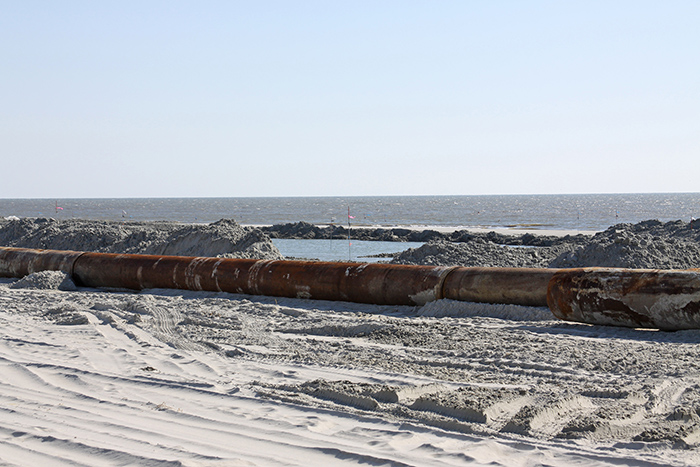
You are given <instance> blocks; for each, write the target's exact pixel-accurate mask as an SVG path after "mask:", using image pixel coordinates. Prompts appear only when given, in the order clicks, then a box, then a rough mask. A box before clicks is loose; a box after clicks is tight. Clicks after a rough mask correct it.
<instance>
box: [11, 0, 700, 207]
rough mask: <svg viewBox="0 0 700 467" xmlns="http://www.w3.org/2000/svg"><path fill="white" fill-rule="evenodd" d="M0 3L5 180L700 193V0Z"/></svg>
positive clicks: (283, 188)
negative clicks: (699, 0) (0, 12)
mask: <svg viewBox="0 0 700 467" xmlns="http://www.w3.org/2000/svg"><path fill="white" fill-rule="evenodd" d="M0 11H2V14H0V154H1V159H0V160H1V161H2V162H1V164H0V167H2V173H3V175H4V176H3V177H2V182H1V183H0V198H121V197H239V196H243V197H245V196H353V195H357V196H372V195H376V196H381V195H479V194H549V193H554V194H556V193H638V192H698V191H700V177H699V176H700V27H698V24H700V2H698V1H696V0H689V1H678V0H664V1H644V0H634V1H625V0H615V1H609V0H605V1H596V0H585V1H584V0H582V1H575V0H572V1H559V0H553V1H538V0H529V1H520V0H518V1H505V0H481V1H469V0H460V1H450V0H441V1H434V0H426V1H412V0H403V1H385V0H371V1H364V0H353V1H341V0H338V1H304V0H297V1H291V0H282V1H266V0H256V1H233V0H232V1H207V0H200V1H177V0H167V1H156V0H138V1H130V0H119V1H99V2H95V1H88V0H85V1H73V0H62V1H54V0H47V1H36V0H22V1H16V0H0Z"/></svg>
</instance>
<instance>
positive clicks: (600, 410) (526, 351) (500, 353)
mask: <svg viewBox="0 0 700 467" xmlns="http://www.w3.org/2000/svg"><path fill="white" fill-rule="evenodd" d="M36 274H40V273H36ZM53 274H54V275H56V274H61V273H53ZM57 279H60V278H56V277H54V278H48V277H44V278H41V277H34V278H32V277H31V276H30V277H28V278H26V279H25V280H24V281H19V280H12V279H3V280H2V281H0V303H2V308H1V310H2V311H0V320H2V339H0V364H2V366H3V375H4V378H3V379H2V382H1V383H0V400H1V402H0V407H1V410H2V411H3V413H4V415H3V418H2V423H1V426H2V441H0V443H1V444H0V459H1V460H2V462H3V463H4V464H5V465H37V464H39V463H48V464H50V465H91V466H94V465H188V466H189V465H192V466H199V465H207V466H209V465H342V464H351V465H356V464H362V463H365V464H369V465H414V466H420V465H504V466H506V465H507V466H512V465H519V466H534V465H552V466H570V465H610V464H615V465H644V466H649V465H695V464H697V463H698V462H700V455H699V453H698V449H697V445H698V442H699V441H700V417H698V411H699V410H700V396H699V393H698V387H700V364H699V363H698V362H700V350H699V349H700V346H698V343H700V334H699V333H698V332H697V331H683V332H674V333H664V332H659V331H649V330H633V329H621V328H614V327H598V326H589V325H577V324H570V323H564V322H560V321H556V320H554V319H552V317H551V315H550V313H549V311H548V310H547V309H541V308H527V307H518V306H512V305H511V306H506V305H500V306H499V305H477V304H469V303H459V302H448V301H439V302H433V303H429V304H427V305H425V306H423V307H395V306H394V307H386V306H383V307H382V306H372V305H358V304H350V303H339V302H314V301H309V300H296V299H279V298H278V299H274V298H267V297H250V296H238V295H230V294H220V293H216V294H215V293H206V292H183V291H171V290H149V291H143V292H139V293H136V292H128V291H101V290H93V289H81V290H73V291H71V290H59V289H57V287H59V285H58V284H59V282H60V281H58V280H57ZM35 287H39V288H35ZM62 288H66V287H65V282H64V286H62ZM68 288H70V287H68Z"/></svg>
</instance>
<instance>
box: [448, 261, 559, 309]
mask: <svg viewBox="0 0 700 467" xmlns="http://www.w3.org/2000/svg"><path fill="white" fill-rule="evenodd" d="M556 271H557V269H544V268H542V269H535V268H464V267H458V268H455V269H454V270H453V271H452V272H450V274H449V275H448V276H447V279H446V280H445V285H444V287H443V297H444V298H450V299H453V300H461V301H466V302H481V303H508V304H513V305H527V306H547V284H548V283H549V280H550V279H551V278H552V276H553V275H554V273H555V272H556Z"/></svg>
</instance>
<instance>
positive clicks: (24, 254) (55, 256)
mask: <svg viewBox="0 0 700 467" xmlns="http://www.w3.org/2000/svg"><path fill="white" fill-rule="evenodd" d="M82 254H83V252H82V251H56V250H35V249H31V248H6V247H0V277H24V276H26V275H27V274H31V273H33V272H39V271H63V272H65V273H66V274H69V275H72V274H73V264H74V263H75V260H76V259H77V258H78V257H79V256H80V255H82Z"/></svg>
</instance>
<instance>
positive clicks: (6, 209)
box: [0, 193, 700, 231]
mask: <svg viewBox="0 0 700 467" xmlns="http://www.w3.org/2000/svg"><path fill="white" fill-rule="evenodd" d="M8 216H17V217H20V218H21V217H53V218H57V219H62V218H79V219H95V220H135V221H158V220H163V221H175V222H197V223H209V222H215V221H217V220H219V219H235V220H236V221H237V222H239V223H241V224H251V225H272V224H284V223H289V222H298V221H306V222H310V223H312V224H329V223H335V224H341V225H344V226H347V225H348V224H350V225H351V226H375V225H376V226H383V227H394V226H416V227H419V228H420V227H429V226H441V227H455V228H459V227H484V228H509V227H511V228H512V227H519V228H528V229H541V230H549V229H553V230H582V231H584V230H585V231H591V230H593V231H598V230H604V229H606V228H608V227H609V226H611V225H614V224H617V223H623V222H627V223H636V222H640V221H643V220H647V219H658V220H661V221H670V220H677V219H682V220H685V221H689V220H690V219H691V218H697V217H700V193H670V194H668V193H666V194H663V193H662V194H659V193H646V194H582V195H571V194H569V195H485V196H358V197H316V198H314V197H290V198H116V199H0V217H8Z"/></svg>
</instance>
